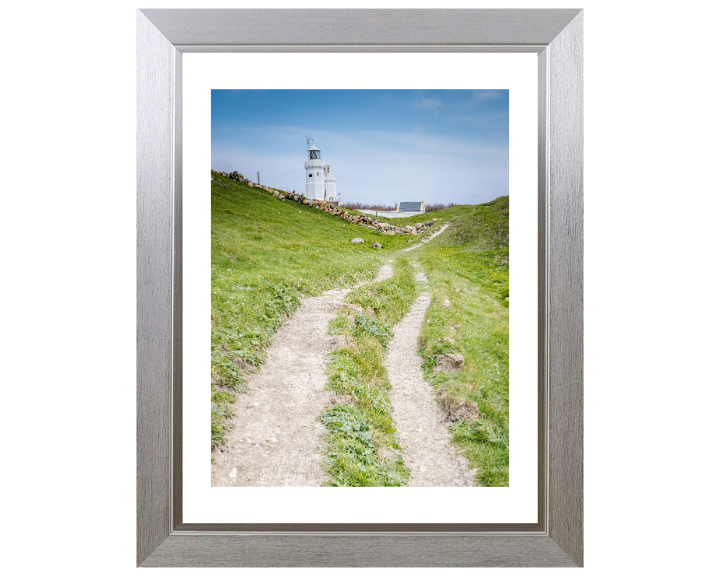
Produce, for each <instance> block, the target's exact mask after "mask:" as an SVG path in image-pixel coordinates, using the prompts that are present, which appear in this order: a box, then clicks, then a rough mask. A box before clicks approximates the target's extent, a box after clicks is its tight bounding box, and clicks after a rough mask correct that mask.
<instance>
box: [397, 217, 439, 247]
mask: <svg viewBox="0 0 720 576" xmlns="http://www.w3.org/2000/svg"><path fill="white" fill-rule="evenodd" d="M448 226H450V222H446V223H445V224H443V225H442V226H440V228H438V229H437V230H435V232H433V233H432V234H430V235H429V236H425V237H424V238H422V239H421V240H420V243H419V244H415V245H413V246H410V248H403V249H402V250H400V252H409V251H410V250H415V248H420V246H422V245H423V244H425V243H426V242H430V240H432V239H433V238H435V236H439V235H440V234H442V233H443V232H444V231H445V228H447V227H448Z"/></svg>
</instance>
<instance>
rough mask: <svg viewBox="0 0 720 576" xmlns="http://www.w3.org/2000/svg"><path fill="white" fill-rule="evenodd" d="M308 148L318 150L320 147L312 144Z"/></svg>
mask: <svg viewBox="0 0 720 576" xmlns="http://www.w3.org/2000/svg"><path fill="white" fill-rule="evenodd" d="M308 150H320V148H318V147H317V146H315V144H313V145H312V146H310V148H308Z"/></svg>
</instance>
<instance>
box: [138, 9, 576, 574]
mask: <svg viewBox="0 0 720 576" xmlns="http://www.w3.org/2000/svg"><path fill="white" fill-rule="evenodd" d="M311 24H312V26H310V25H311ZM310 27H312V28H313V29H314V30H319V31H321V32H320V33H319V34H318V35H316V41H315V42H313V43H308V36H307V34H306V30H307V29H309V28H310ZM189 52H203V53H212V52H529V53H535V54H537V56H538V70H539V76H538V94H539V98H538V119H539V126H538V135H539V142H538V144H539V146H538V150H539V155H538V166H539V169H538V174H539V179H538V199H539V204H538V205H539V216H538V217H539V252H538V272H539V274H538V276H539V282H538V302H539V318H538V320H539V333H538V336H539V338H538V341H539V350H538V359H539V370H538V394H539V402H538V405H539V409H538V422H539V425H538V426H539V434H538V436H539V445H538V462H539V469H538V502H539V505H538V522H537V523H535V524H494V525H491V524H405V523H403V522H402V519H401V518H398V522H397V523H393V524H222V525H211V524H187V523H184V522H183V518H182V450H181V448H182V443H181V431H182V121H181V110H182V60H183V54H185V53H189ZM466 73H467V74H472V70H467V71H466ZM582 291H583V12H582V10H164V9H163V10H155V9H153V10H138V12H137V564H138V566H298V567H300V566H317V567H329V566H339V567H342V566H408V567H412V566H418V567H420V566H447V567H453V566H457V567H461V566H468V567H470V566H582V565H583V340H582V337H583V292H582Z"/></svg>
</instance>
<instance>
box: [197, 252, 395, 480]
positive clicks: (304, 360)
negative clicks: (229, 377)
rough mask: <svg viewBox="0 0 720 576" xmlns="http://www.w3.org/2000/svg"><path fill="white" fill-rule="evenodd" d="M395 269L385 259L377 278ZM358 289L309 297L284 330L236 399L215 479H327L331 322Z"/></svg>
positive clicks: (217, 458) (217, 455)
mask: <svg viewBox="0 0 720 576" xmlns="http://www.w3.org/2000/svg"><path fill="white" fill-rule="evenodd" d="M390 276H392V268H391V267H390V266H383V267H382V268H381V269H380V272H379V274H378V276H377V278H375V281H380V280H385V279H387V278H389V277H390ZM348 292H350V289H344V290H330V291H328V292H325V293H323V294H322V295H321V296H316V297H312V298H306V299H304V300H303V301H302V304H301V305H300V307H299V308H298V309H297V311H296V313H295V316H293V318H291V319H290V320H288V321H287V322H286V323H285V324H284V325H283V326H282V328H280V330H278V332H277V334H276V336H275V341H274V343H273V345H272V346H271V347H270V349H269V350H268V355H267V360H266V362H265V365H264V366H263V368H262V369H261V370H260V371H259V372H256V373H254V374H251V375H250V376H249V378H248V382H247V386H248V393H247V394H240V395H238V397H237V401H236V402H235V417H234V418H233V420H232V424H233V426H234V427H233V428H232V430H230V432H229V433H228V434H227V443H226V445H225V446H223V447H222V448H221V451H216V452H215V453H214V458H215V463H214V464H213V465H212V466H211V469H212V480H211V485H212V486H320V485H321V484H322V483H323V482H324V481H325V476H324V474H323V471H322V469H321V468H320V455H319V454H318V453H317V447H318V444H319V441H320V436H321V434H322V432H323V430H324V427H323V425H322V424H321V423H320V422H318V421H317V417H318V416H319V415H320V414H321V412H322V410H323V408H324V407H325V406H326V404H327V403H328V399H329V393H328V392H327V391H326V390H325V385H326V383H327V376H326V375H325V367H326V358H325V356H326V354H327V353H328V352H331V351H332V350H333V349H334V348H335V337H334V336H330V335H328V333H327V331H328V323H329V322H330V319H331V318H332V317H333V316H334V315H335V313H336V311H337V309H338V307H339V305H340V303H341V301H342V298H343V297H344V296H345V295H346V294H347V293H348Z"/></svg>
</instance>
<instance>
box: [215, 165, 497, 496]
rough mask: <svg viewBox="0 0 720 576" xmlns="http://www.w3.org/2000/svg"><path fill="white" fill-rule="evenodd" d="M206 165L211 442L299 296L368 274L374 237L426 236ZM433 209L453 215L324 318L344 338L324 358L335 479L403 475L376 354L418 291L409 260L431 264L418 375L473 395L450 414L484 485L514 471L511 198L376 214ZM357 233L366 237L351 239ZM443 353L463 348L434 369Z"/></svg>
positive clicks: (400, 240)
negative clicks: (278, 192) (366, 222)
mask: <svg viewBox="0 0 720 576" xmlns="http://www.w3.org/2000/svg"><path fill="white" fill-rule="evenodd" d="M213 178H214V180H213V182H212V190H211V194H212V246H211V260H212V272H211V278H212V280H211V282H212V318H211V319H212V325H211V326H212V327H211V352H212V374H211V375H212V382H211V413H212V420H211V421H212V424H211V444H212V445H217V444H222V443H223V442H224V437H225V431H226V428H227V424H228V418H229V417H230V416H231V414H232V410H233V403H234V402H235V398H236V394H237V393H238V392H242V391H243V390H244V378H245V375H246V374H247V373H248V372H249V371H252V370H255V369H257V368H258V367H259V366H261V365H262V363H263V362H264V360H265V351H266V350H267V348H268V346H269V345H270V344H271V343H272V340H273V336H274V334H275V332H276V331H277V329H278V328H279V327H280V326H281V325H282V324H283V322H284V321H285V319H286V318H288V317H289V316H291V315H292V314H293V313H294V311H295V310H296V308H297V307H298V305H299V303H300V298H301V297H302V296H305V295H317V294H319V293H321V292H322V291H323V290H326V289H329V288H335V287H340V286H351V285H354V284H356V283H358V282H360V281H362V280H370V279H372V278H373V277H375V275H376V274H377V271H378V269H379V267H380V265H381V264H382V261H383V259H384V258H383V256H384V255H386V254H387V252H385V250H373V249H372V248H371V245H372V243H373V242H376V241H377V242H381V243H382V245H383V248H384V249H390V250H396V249H399V248H405V247H408V246H410V245H412V244H413V243H415V242H418V241H419V240H420V238H421V236H406V235H394V236H389V235H384V234H382V233H380V232H377V231H374V230H371V229H368V228H364V227H361V226H357V225H353V224H349V223H347V222H344V221H343V220H340V219H339V218H337V217H335V216H332V215H330V214H326V213H324V212H322V211H320V210H315V209H313V208H309V207H307V206H304V205H300V204H297V203H295V202H291V201H288V200H286V201H280V200H278V199H276V198H274V197H273V196H271V195H270V194H268V193H267V192H264V191H261V190H258V189H257V188H250V187H249V186H247V185H245V184H240V183H237V182H234V181H231V180H230V179H228V178H224V177H222V176H219V175H217V174H215V175H213ZM431 218H438V222H437V223H436V224H435V227H439V226H440V225H442V224H443V223H446V222H451V224H450V226H449V227H448V229H447V230H446V231H445V232H444V233H443V234H442V235H440V236H438V237H437V238H436V239H434V240H433V241H432V242H430V243H428V244H427V245H425V246H424V247H423V248H422V249H420V250H414V251H412V252H408V253H407V254H403V256H402V257H400V256H399V255H396V262H395V264H396V267H395V274H394V276H393V277H392V278H391V279H388V280H385V281H383V282H379V283H372V284H368V285H366V286H363V287H361V288H358V289H356V290H355V291H353V292H352V293H351V294H350V295H349V296H348V298H347V306H346V307H344V308H343V313H341V314H340V315H338V316H337V317H336V318H334V319H333V321H332V323H331V328H330V329H331V331H332V332H334V333H336V334H338V335H342V336H344V338H345V340H346V344H345V345H344V346H343V347H342V348H341V349H340V350H339V351H337V352H335V353H333V355H332V356H331V362H330V365H329V368H328V374H329V378H330V384H329V386H330V388H331V389H332V390H333V391H334V392H335V393H336V394H335V400H336V403H335V404H334V405H333V406H330V407H328V409H327V410H326V411H325V413H324V414H323V415H322V419H323V421H324V422H325V425H326V426H327V428H328V432H327V436H326V441H327V442H326V448H327V449H326V451H325V459H324V461H323V465H324V466H325V467H326V470H327V472H328V475H329V476H330V478H331V482H330V484H332V485H336V486H401V485H404V484H405V483H406V482H407V478H408V470H407V468H406V467H405V464H404V462H403V460H402V453H401V448H400V446H399V445H398V444H397V440H396V438H395V431H394V429H393V426H392V411H391V407H390V404H389V400H388V392H389V382H388V378H387V373H386V372H385V368H384V366H383V359H384V352H385V350H384V349H385V348H386V346H387V345H388V343H389V341H390V339H391V338H392V329H391V328H390V327H391V326H393V325H394V324H395V323H397V322H398V321H399V320H400V319H401V318H402V316H403V315H404V314H405V313H406V312H407V310H408V309H409V307H410V305H411V304H412V302H413V300H414V299H415V297H416V293H415V283H414V281H413V277H412V276H413V275H412V272H413V270H412V267H411V266H410V263H412V262H419V263H420V264H421V266H422V269H423V270H424V271H425V272H426V273H427V275H428V278H429V281H430V288H431V290H432V294H433V300H432V303H431V305H430V308H429V310H428V313H427V316H426V320H429V322H427V321H426V322H425V323H424V324H423V329H422V331H421V334H420V344H421V355H422V356H423V358H424V368H425V374H426V378H427V380H428V381H429V382H430V383H431V384H432V385H433V386H434V387H435V388H436V389H437V390H438V392H439V394H440V399H441V400H442V401H443V404H444V406H446V407H450V409H452V407H453V406H459V405H462V404H464V403H467V404H472V405H474V406H477V408H478V410H479V413H480V417H479V418H477V419H472V420H458V421H457V422H455V423H454V424H453V425H452V426H451V431H452V438H453V442H454V443H455V444H456V445H457V446H458V447H459V448H460V449H461V450H462V451H463V452H464V453H465V455H466V456H467V457H468V458H469V460H470V463H471V465H472V466H473V467H475V468H477V469H478V473H477V481H478V483H479V484H481V485H484V486H507V485H508V484H509V445H508V437H509V433H508V430H509V428H508V426H509V404H508V400H509V389H508V378H509V373H508V360H509V332H508V321H509V308H508V306H509V301H508V300H506V298H508V297H509V250H508V230H509V227H508V221H509V201H508V198H507V197H503V198H498V199H497V200H495V201H493V202H490V203H488V204H486V205H481V206H467V205H465V206H454V207H452V208H448V209H445V210H439V211H435V212H432V213H430V214H422V215H419V216H414V217H410V218H397V219H394V220H391V219H388V218H382V217H381V218H379V220H381V221H386V222H392V223H394V224H396V225H401V226H404V225H406V224H415V223H416V222H423V221H427V220H430V219H431ZM356 237H361V238H364V240H365V243H364V244H358V245H355V244H350V239H352V238H356ZM408 241H409V242H408ZM396 254H397V253H396ZM446 300H447V301H449V303H450V304H449V307H447V308H446V307H444V306H443V305H442V304H443V303H444V302H445V301H446ZM353 305H356V306H357V305H359V306H360V307H361V308H360V309H359V310H353V309H352V308H351V306H353ZM447 352H458V353H461V354H463V356H464V358H465V364H464V367H463V371H462V372H460V373H458V374H444V373H435V372H433V366H434V363H435V360H436V358H437V356H438V355H439V354H442V353H447Z"/></svg>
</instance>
